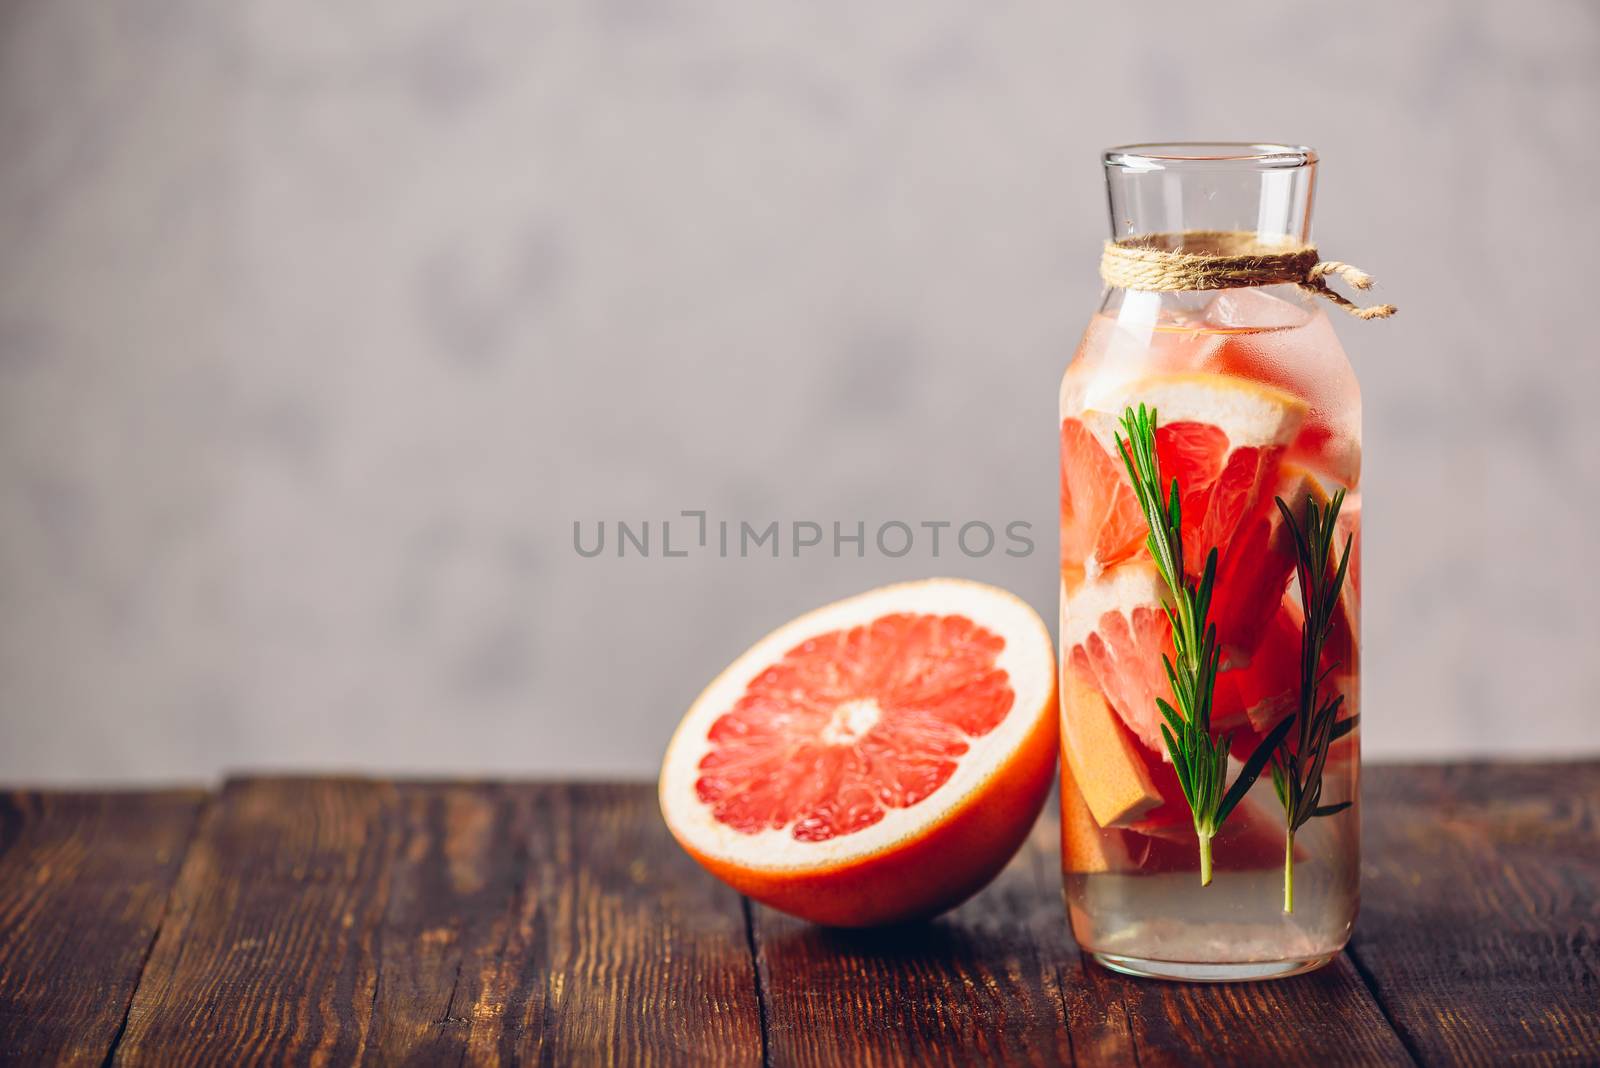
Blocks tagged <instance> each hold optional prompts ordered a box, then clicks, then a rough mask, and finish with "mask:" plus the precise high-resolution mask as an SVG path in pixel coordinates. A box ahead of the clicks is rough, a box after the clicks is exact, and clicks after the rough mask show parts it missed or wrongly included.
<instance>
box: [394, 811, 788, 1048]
mask: <svg viewBox="0 0 1600 1068" xmlns="http://www.w3.org/2000/svg"><path fill="white" fill-rule="evenodd" d="M404 792H405V805H404V809H405V813H406V816H405V819H404V826H405V828H406V830H405V831H404V833H403V840H402V845H401V849H400V860H399V863H398V864H397V865H396V868H395V873H394V875H393V877H392V878H391V880H390V895H391V896H390V903H389V908H388V910H387V916H386V920H385V924H384V929H383V937H382V940H381V941H382V961H383V963H382V974H383V979H382V982H381V983H380V984H379V990H378V995H377V1007H376V1012H375V1017H376V1020H375V1023H374V1041H373V1042H372V1043H371V1044H370V1045H369V1047H368V1050H367V1053H368V1058H369V1060H371V1061H372V1062H373V1063H377V1064H395V1063H403V1062H406V1061H412V1062H414V1063H438V1062H441V1061H450V1062H458V1061H460V1060H462V1057H463V1055H465V1059H466V1061H467V1063H472V1064H511V1063H553V1064H630V1065H633V1064H639V1065H648V1064H679V1063H684V1062H685V1061H687V1060H692V1061H693V1062H694V1063H697V1064H759V1063H760V1062H761V1057H762V1050H761V1030H760V1009H759V1006H758V1004H757V1001H756V988H755V970H754V967H753V965H752V962H751V959H750V952H749V947H748V943H747V940H746V930H745V921H744V911H743V908H742V905H741V902H740V899H739V897H738V895H736V894H734V893H733V892H732V891H731V890H728V889H727V888H726V887H724V886H722V885H721V884H720V883H717V882H716V881H715V880H714V879H712V878H711V877H710V876H709V875H706V874H705V873H704V872H703V871H701V870H700V869H699V868H698V867H696V866H695V864H694V863H693V862H692V861H691V860H690V859H689V858H688V857H687V856H685V855H684V854H683V852H682V851H681V850H680V849H678V847H677V845H676V843H674V842H673V841H672V839H671V837H670V836H669V835H668V834H667V832H666V829H665V827H664V826H663V825H662V823H661V818H660V815H659V814H658V812H657V811H656V805H655V798H654V791H653V790H652V789H651V788H650V787H648V786H638V785H634V786H606V785H574V786H559V785H522V786H504V787H493V788H484V787H472V788H465V787H442V788H429V789H426V790H423V789H418V788H406V789H405V791H404Z"/></svg>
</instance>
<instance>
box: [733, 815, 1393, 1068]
mask: <svg viewBox="0 0 1600 1068" xmlns="http://www.w3.org/2000/svg"><path fill="white" fill-rule="evenodd" d="M1056 812H1057V810H1056V808H1055V802H1054V799H1053V798H1052V800H1051V802H1050V803H1049V804H1047V806H1046V809H1045V816H1044V817H1043V818H1042V819H1041V820H1040V821H1039V823H1038V825H1037V826H1036V827H1035V828H1034V832H1033V834H1032V835H1031V836H1030V837H1029V839H1028V843H1027V845H1026V846H1025V847H1024V850H1023V852H1022V853H1021V854H1020V855H1019V856H1018V857H1017V858H1016V860H1014V861H1013V862H1012V863H1011V864H1010V865H1009V866H1008V867H1007V868H1006V870H1005V872H1003V873H1002V874H1001V876H1000V878H999V879H998V880H997V881H996V882H995V883H994V884H993V885H992V886H990V887H989V888H988V889H986V890H985V891H984V892H983V893H981V894H979V895H978V896H977V897H975V898H974V899H973V900H971V901H969V902H968V903H967V904H965V905H963V906H962V907H961V908H959V909H957V910H956V911H954V912H952V913H950V914H949V915H947V916H945V917H943V918H941V919H939V920H937V921H935V922H933V923H931V924H925V925H915V926H909V927H904V928H897V929H893V930H888V931H877V932H838V931H828V930H824V929H820V928H816V927H812V926H810V925H807V924H803V923H800V922H798V921H794V920H790V919H788V918H787V917H783V916H781V915H779V914H777V913H774V912H772V911H770V910H767V909H762V908H759V907H758V908H757V911H756V913H755V917H756V926H755V933H756V940H755V941H756V948H757V959H758V963H759V965H760V967H761V974H762V989H763V992H764V994H765V996H766V1002H767V1003H766V1012H767V1017H768V1028H769V1034H768V1041H769V1046H770V1048H771V1051H772V1054H773V1062H774V1063H777V1064H798V1065H854V1064H885V1065H887V1064H952V1065H959V1064H973V1063H992V1064H1028V1065H1042V1064H1079V1065H1125V1064H1135V1063H1137V1064H1140V1065H1164V1064H1301V1063H1305V1064H1312V1063H1314V1064H1318V1065H1380V1064H1408V1063H1410V1058H1409V1057H1408V1056H1407V1053H1406V1050H1405V1049H1404V1047H1403V1046H1402V1045H1401V1044H1400V1042H1399V1040H1398V1039H1397V1038H1396V1036H1395V1034H1394V1032H1393V1030H1392V1029H1391V1028H1390V1026H1389V1024H1388V1023H1387V1021H1385V1019H1384V1017H1383V1014H1382V1012H1381V1011H1380V1009H1379V1007H1378V1005H1377V1003H1376V1002H1375V1001H1374V1000H1373V998H1372V996H1371V994H1370V993H1369V992H1368V990H1367V989H1366V986H1365V985H1364V984H1363V983H1362V981H1361V978H1360V976H1359V975H1358V974H1357V973H1356V971H1355V969H1354V968H1353V967H1352V966H1351V965H1350V962H1349V961H1348V960H1344V959H1340V960H1339V961H1337V962H1335V964H1334V965H1331V966H1330V967H1328V968H1326V969H1323V970H1322V971H1320V972H1317V973H1314V974H1312V975H1308V976H1300V977H1297V978H1294V979H1288V980H1282V981H1279V982H1273V983H1240V984H1223V985H1196V984H1183V983H1157V982H1149V981H1144V980H1136V979H1132V978H1128V977H1126V976H1122V975H1119V974H1117V973H1115V972H1111V971H1108V970H1106V969H1105V968H1102V967H1100V966H1099V965H1098V964H1095V963H1093V962H1091V961H1089V960H1088V959H1086V958H1085V957H1083V956H1082V955H1081V954H1080V953H1079V952H1078V949H1077V946H1076V945H1075V944H1074V943H1073V941H1072V935H1071V933H1070V930H1069V927H1068V924H1067V918H1066V914H1065V909H1064V908H1063V906H1062V902H1061V884H1060V861H1059V853H1058V847H1057V844H1056V842H1057V835H1058V822H1057V818H1058V817H1057V815H1056ZM1286 1021H1287V1022H1286Z"/></svg>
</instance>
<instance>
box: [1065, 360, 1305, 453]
mask: <svg viewBox="0 0 1600 1068" xmlns="http://www.w3.org/2000/svg"><path fill="white" fill-rule="evenodd" d="M1091 404H1092V406H1093V407H1092V409H1091V410H1086V411H1084V412H1083V414H1082V419H1083V421H1084V423H1085V425H1087V426H1088V427H1089V429H1090V431H1091V432H1092V433H1093V434H1094V436H1095V437H1096V439H1098V440H1099V442H1100V444H1101V445H1103V446H1105V449H1106V451H1107V452H1109V453H1110V454H1111V455H1112V456H1116V455H1117V444H1116V435H1117V434H1119V433H1121V423H1120V422H1119V420H1121V418H1122V413H1123V412H1124V411H1125V410H1126V409H1127V408H1128V407H1129V406H1137V405H1139V404H1144V405H1146V406H1147V407H1150V408H1154V409H1155V410H1156V413H1157V415H1158V417H1159V418H1160V421H1161V423H1162V424H1163V425H1169V424H1172V423H1208V424H1210V425H1212V426H1215V427H1217V428H1219V429H1221V430H1222V432H1223V433H1225V434H1227V435H1228V445H1229V447H1230V448H1232V449H1241V448H1260V447H1264V446H1273V445H1288V444H1289V443H1290V442H1291V441H1292V440H1294V436H1295V433H1296V432H1297V431H1298V430H1299V429H1300V424H1301V423H1302V422H1304V421H1305V417H1306V411H1307V406H1306V403H1305V401H1303V400H1301V399H1299V398H1298V397H1295V396H1294V395H1292V394H1290V393H1285V392H1284V391H1283V390H1281V389H1276V388H1274V387H1272V386H1264V385H1261V384H1260V383H1259V382H1246V381H1242V380H1240V379H1237V378H1231V377H1228V376H1226V375H1212V374H1201V373H1191V374H1166V375H1155V376H1151V377H1148V378H1141V379H1138V380H1137V381H1134V382H1130V383H1127V384H1126V385H1122V386H1120V387H1119V388H1115V389H1112V390H1108V391H1106V392H1105V393H1104V394H1100V395H1097V396H1095V397H1094V398H1092V401H1091Z"/></svg>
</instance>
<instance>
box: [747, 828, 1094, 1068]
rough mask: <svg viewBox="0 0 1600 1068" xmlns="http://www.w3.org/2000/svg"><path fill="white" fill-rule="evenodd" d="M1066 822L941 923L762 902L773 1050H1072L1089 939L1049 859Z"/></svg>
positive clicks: (870, 1061)
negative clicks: (846, 921) (893, 923)
mask: <svg viewBox="0 0 1600 1068" xmlns="http://www.w3.org/2000/svg"><path fill="white" fill-rule="evenodd" d="M1052 808H1053V803H1052V804H1047V811H1049V810H1050V809H1052ZM1054 827H1055V824H1054V823H1053V821H1051V820H1049V819H1048V818H1047V819H1041V820H1040V821H1039V824H1038V825H1037V826H1036V827H1035V828H1034V833H1033V835H1032V836H1031V837H1030V839H1029V842H1028V844H1027V845H1026V846H1025V847H1024V852H1023V853H1022V854H1020V855H1019V856H1018V857H1017V859H1016V860H1014V861H1013V862H1012V863H1011V864H1010V865H1008V866H1007V868H1006V869H1005V871H1003V872H1002V873H1001V874H1000V877H999V878H998V879H997V880H995V882H994V883H993V884H992V885H990V886H989V888H988V889H986V890H984V891H983V892H982V893H981V894H979V895H978V896H977V897H975V898H973V899H972V900H971V901H969V902H967V903H966V904H965V905H963V906H961V907H960V908H959V909H956V910H955V911H954V912H952V913H949V914H948V915H946V916H944V917H941V918H940V919H937V920H935V921H933V922H932V923H926V924H911V925H906V926H902V927H893V928H886V929H879V930H865V931H843V930H831V929H828V928H822V927H816V926H813V925H811V924H808V923H804V922H802V921H799V920H795V919H792V918H790V917H788V916H784V915H782V914H781V913H778V912H774V911H773V910H771V909H768V908H765V907H764V906H760V905H756V906H753V912H752V919H753V923H754V926H753V934H754V945H755V949H756V958H757V963H758V965H759V967H760V970H761V980H762V983H761V989H762V994H763V997H764V999H765V1011H766V1018H767V1042H768V1048H769V1052H770V1057H771V1061H772V1063H773V1064H778V1065H807V1066H823V1065H840V1066H849V1065H900V1064H905V1065H970V1064H1061V1063H1069V1062H1070V1061H1071V1057H1072V1053H1071V1040H1070V1038H1069V1036H1068V1033H1067V1029H1066V1024H1065V1020H1064V1018H1063V1002H1062V999H1061V996H1060V993H1059V991H1058V990H1057V989H1056V986H1055V984H1056V981H1057V977H1058V974H1059V973H1058V968H1059V966H1060V965H1061V964H1062V962H1063V961H1068V962H1076V961H1077V956H1078V954H1077V947H1076V946H1074V945H1073V943H1072V936H1071V934H1070V933H1069V932H1068V930H1067V925H1066V916H1065V914H1064V912H1063V910H1062V906H1061V892H1060V888H1059V880H1058V881H1057V882H1056V885H1055V886H1054V887H1053V888H1052V887H1049V886H1046V885H1045V884H1044V883H1043V881H1042V878H1041V872H1040V866H1039V864H1038V857H1039V856H1041V855H1042V853H1043V851H1044V850H1046V849H1050V850H1051V851H1052V852H1053V847H1051V846H1050V842H1051V840H1052V838H1053V836H1054V834H1055V830H1054Z"/></svg>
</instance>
